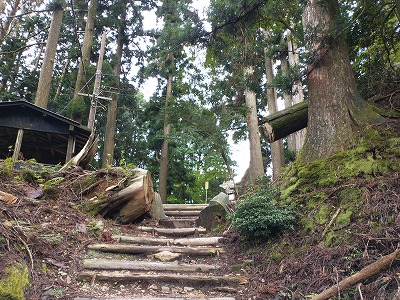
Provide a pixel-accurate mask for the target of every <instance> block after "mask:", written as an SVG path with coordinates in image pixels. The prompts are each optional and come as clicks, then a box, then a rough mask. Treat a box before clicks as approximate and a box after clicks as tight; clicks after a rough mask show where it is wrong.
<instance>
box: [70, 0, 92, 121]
mask: <svg viewBox="0 0 400 300" xmlns="http://www.w3.org/2000/svg"><path fill="white" fill-rule="evenodd" d="M97 5H98V0H90V4H89V11H88V17H87V22H86V26H85V35H84V37H83V43H82V48H81V51H82V53H81V60H80V61H79V67H78V75H77V77H76V82H75V91H74V99H73V100H72V103H73V108H72V116H71V117H72V119H74V120H75V121H77V122H79V123H82V120H83V108H84V106H85V100H84V96H80V95H78V93H84V94H88V93H89V90H88V88H87V86H86V81H87V76H86V75H87V71H88V69H89V65H90V53H91V50H92V44H93V35H94V24H95V20H96V14H97Z"/></svg>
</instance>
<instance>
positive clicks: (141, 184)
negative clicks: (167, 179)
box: [86, 168, 155, 224]
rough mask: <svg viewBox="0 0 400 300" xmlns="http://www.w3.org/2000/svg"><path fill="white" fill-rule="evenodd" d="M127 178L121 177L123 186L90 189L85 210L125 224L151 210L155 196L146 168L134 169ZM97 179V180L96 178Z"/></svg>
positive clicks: (99, 186) (98, 186)
mask: <svg viewBox="0 0 400 300" xmlns="http://www.w3.org/2000/svg"><path fill="white" fill-rule="evenodd" d="M132 174H133V175H130V177H129V179H127V180H125V178H123V179H122V180H120V181H121V182H124V185H123V186H119V185H114V186H111V187H108V188H105V189H104V188H103V187H102V185H97V186H96V187H95V189H97V191H93V190H91V195H99V196H95V197H92V198H91V199H90V200H89V201H88V203H86V211H87V212H89V213H91V214H92V215H97V214H99V215H101V216H103V217H109V218H112V219H117V220H118V222H119V223H122V224H127V223H130V222H133V221H135V220H137V219H138V218H139V217H141V216H143V215H144V214H146V213H148V212H149V211H150V210H151V207H152V203H153V200H154V197H155V193H154V190H153V182H152V179H151V174H150V172H149V171H147V170H143V169H139V168H137V169H134V170H132ZM97 181H99V180H97Z"/></svg>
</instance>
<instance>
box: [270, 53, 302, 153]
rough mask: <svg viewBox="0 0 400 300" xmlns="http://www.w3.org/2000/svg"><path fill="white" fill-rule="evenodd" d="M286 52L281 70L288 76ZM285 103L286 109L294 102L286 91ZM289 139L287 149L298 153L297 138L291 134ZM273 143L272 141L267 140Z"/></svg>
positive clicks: (281, 58)
mask: <svg viewBox="0 0 400 300" xmlns="http://www.w3.org/2000/svg"><path fill="white" fill-rule="evenodd" d="M286 54H287V53H286V52H284V53H283V55H281V57H280V60H281V69H282V73H283V74H288V72H289V65H288V60H287V57H286ZM283 101H284V104H285V108H288V107H291V106H292V105H293V101H292V96H291V95H290V94H289V93H288V92H287V91H284V93H283ZM286 139H287V147H288V149H289V150H290V151H296V137H295V135H294V134H290V135H288V136H287V137H286ZM267 141H269V142H270V143H271V141H270V140H268V139H267Z"/></svg>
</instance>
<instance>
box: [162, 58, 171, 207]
mask: <svg viewBox="0 0 400 300" xmlns="http://www.w3.org/2000/svg"><path fill="white" fill-rule="evenodd" d="M170 56H172V54H171V55H170ZM169 59H173V58H171V57H170V58H169ZM172 81H173V74H172V73H170V74H169V75H168V82H167V94H166V97H165V112H164V129H163V133H164V139H163V142H162V145H161V159H160V176H159V181H160V186H159V193H160V196H161V201H162V202H163V203H167V181H168V163H169V136H170V134H171V124H170V123H169V113H168V110H169V102H170V101H171V96H172Z"/></svg>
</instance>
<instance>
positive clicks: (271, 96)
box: [265, 49, 285, 179]
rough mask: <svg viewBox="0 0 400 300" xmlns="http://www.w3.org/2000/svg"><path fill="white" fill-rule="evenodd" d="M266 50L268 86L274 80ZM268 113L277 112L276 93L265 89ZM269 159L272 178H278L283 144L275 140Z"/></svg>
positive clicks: (282, 161) (281, 163)
mask: <svg viewBox="0 0 400 300" xmlns="http://www.w3.org/2000/svg"><path fill="white" fill-rule="evenodd" d="M266 50H267V49H265V73H266V75H267V85H268V86H270V85H271V84H272V81H273V79H274V72H273V61H272V59H271V58H270V57H268V56H267V51H266ZM267 98H268V99H267V100H268V112H269V114H273V113H275V112H277V108H276V91H275V88H272V87H268V88H267ZM271 159H272V178H273V179H276V178H278V177H279V175H280V174H281V171H282V167H283V166H284V165H285V158H284V156H283V143H282V141H281V140H277V141H275V142H272V143H271Z"/></svg>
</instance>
